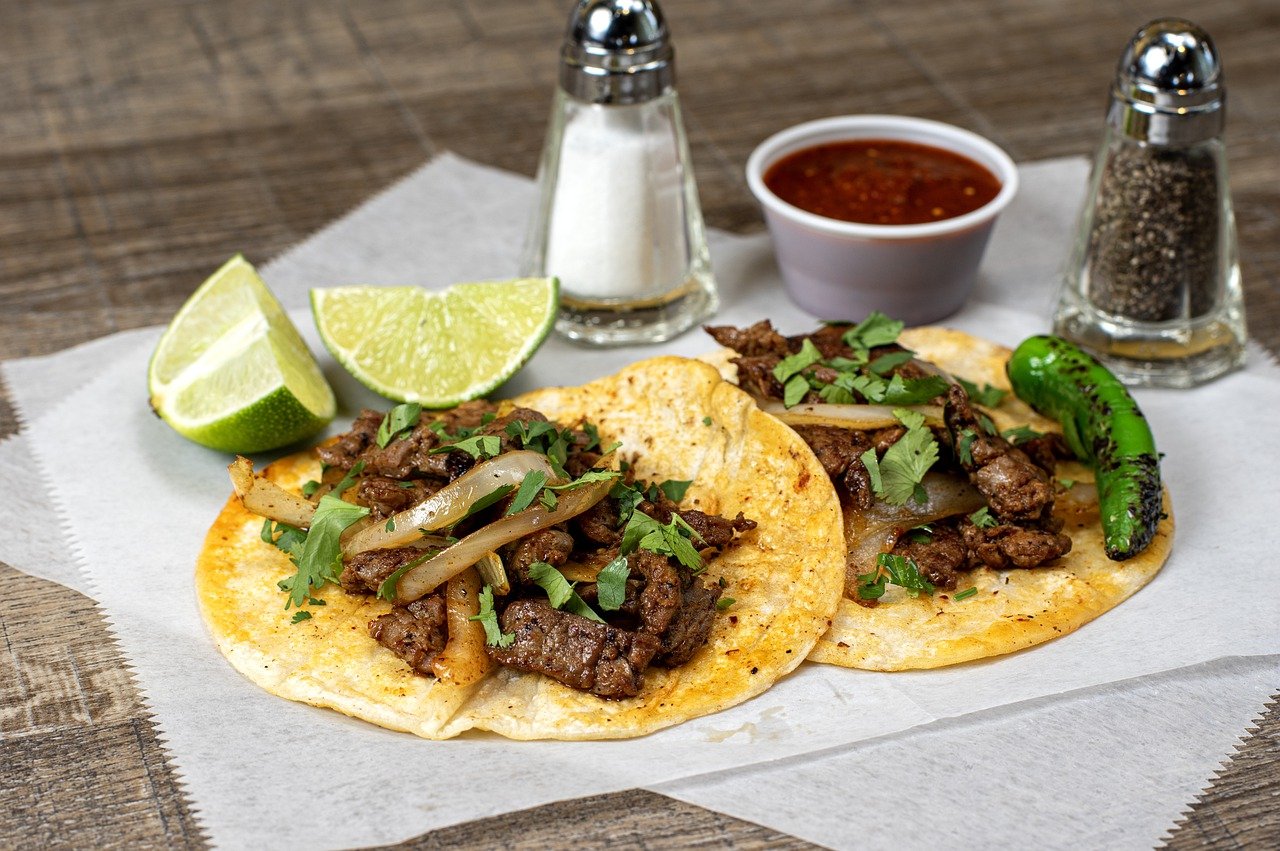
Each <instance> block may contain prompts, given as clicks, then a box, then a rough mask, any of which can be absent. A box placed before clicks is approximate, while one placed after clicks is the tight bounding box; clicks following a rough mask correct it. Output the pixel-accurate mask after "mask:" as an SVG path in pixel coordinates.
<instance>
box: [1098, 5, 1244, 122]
mask: <svg viewBox="0 0 1280 851" xmlns="http://www.w3.org/2000/svg"><path fill="white" fill-rule="evenodd" d="M1226 98H1227V90H1226V87H1225V85H1224V83H1223V76H1222V65H1221V62H1220V60H1219V57H1218V51H1217V49H1216V48H1215V47H1214V46H1213V40H1212V39H1210V38H1209V34H1208V33H1207V32H1205V31H1204V30H1203V29H1201V28H1200V27H1198V26H1196V25H1195V24H1193V23H1191V22H1190V21H1187V20H1184V19H1182V18H1160V19H1158V20H1155V21H1152V22H1151V23H1149V24H1147V25H1146V26H1145V27H1143V28H1142V29H1140V30H1138V31H1137V33H1135V34H1134V36H1133V38H1132V39H1131V40H1130V41H1129V46H1128V47H1126V48H1125V51H1124V55H1123V56H1121V57H1120V64H1119V66H1118V67H1117V69H1116V79H1115V82H1114V83H1113V84H1112V86H1111V107H1110V109H1109V110H1108V112H1107V121H1108V122H1109V123H1110V124H1111V126H1112V127H1114V128H1115V129H1116V130H1118V131H1119V132H1121V133H1123V134H1124V135H1126V136H1128V137H1130V138H1132V139H1136V140H1137V141H1139V142H1150V143H1152V144H1156V145H1187V144H1193V143H1195V142H1203V141H1206V140H1208V139H1212V138H1214V137H1215V136H1219V135H1221V133H1222V124H1223V113H1224V110H1225V104H1226Z"/></svg>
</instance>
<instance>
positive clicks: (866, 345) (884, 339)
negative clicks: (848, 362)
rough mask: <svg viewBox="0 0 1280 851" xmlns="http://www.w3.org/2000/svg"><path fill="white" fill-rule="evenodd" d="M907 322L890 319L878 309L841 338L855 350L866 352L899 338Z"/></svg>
mask: <svg viewBox="0 0 1280 851" xmlns="http://www.w3.org/2000/svg"><path fill="white" fill-rule="evenodd" d="M904 327H906V323H904V322H899V321H898V320H896V319H890V318H889V317H887V316H885V315H884V314H883V313H881V312H880V311H878V310H873V311H872V312H871V314H870V315H869V316H868V317H867V318H866V319H864V320H862V321H861V322H859V323H858V324H857V325H855V326H853V327H852V328H850V329H849V330H848V331H845V332H844V336H842V337H841V338H840V339H841V340H842V341H843V342H844V344H845V345H846V346H848V347H849V348H851V349H853V350H854V351H855V352H866V351H867V350H868V349H874V348H875V347H876V346H887V345H889V344H890V343H893V342H895V341H896V340H897V339H898V335H899V334H901V333H902V329H903V328H904Z"/></svg>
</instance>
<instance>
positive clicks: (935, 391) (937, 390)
mask: <svg viewBox="0 0 1280 851" xmlns="http://www.w3.org/2000/svg"><path fill="white" fill-rule="evenodd" d="M946 392H947V381H946V379H945V378H942V377H941V376H938V375H926V376H924V377H923V378H905V379H904V378H903V377H902V376H901V375H895V376H894V377H893V378H891V379H889V384H888V386H886V387H885V388H884V392H882V393H881V394H880V397H879V398H878V399H873V398H871V397H868V399H870V400H871V401H872V402H876V403H880V404H884V405H923V404H924V403H925V402H928V401H929V400H930V399H933V398H934V397H936V396H940V395H942V394H943V393H946Z"/></svg>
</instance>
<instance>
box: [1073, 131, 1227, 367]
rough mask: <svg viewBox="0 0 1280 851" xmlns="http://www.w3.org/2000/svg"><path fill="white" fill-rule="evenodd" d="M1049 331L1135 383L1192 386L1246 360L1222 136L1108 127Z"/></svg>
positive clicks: (1096, 160) (1094, 168)
mask: <svg viewBox="0 0 1280 851" xmlns="http://www.w3.org/2000/svg"><path fill="white" fill-rule="evenodd" d="M1054 330H1055V333H1057V334H1059V335H1061V336H1063V337H1066V338H1067V339H1070V340H1072V341H1074V342H1076V343H1078V344H1080V345H1082V346H1084V347H1085V348H1087V349H1089V350H1091V351H1092V352H1093V353H1094V354H1096V355H1097V356H1098V357H1099V358H1101V359H1102V360H1103V361H1104V362H1105V363H1106V364H1107V365H1108V366H1109V367H1110V368H1111V369H1112V371H1113V372H1115V373H1116V374H1117V375H1119V376H1120V377H1121V378H1122V379H1123V380H1125V381H1126V382H1127V383H1130V384H1137V385H1149V386H1157V387H1191V386H1194V385H1197V384H1200V383H1203V382H1205V381H1208V380H1210V379H1212V378H1216V377H1217V376H1219V375H1221V374H1222V373H1224V372H1227V371H1229V370H1231V369H1234V368H1236V367H1238V366H1239V365H1240V364H1241V363H1243V360H1244V339H1245V328H1244V309H1243V299H1242V295H1241V287H1240V265H1239V260H1238V257H1237V252H1236V230H1235V219H1234V215H1233V212H1232V206H1231V192H1230V188H1229V186H1228V185H1227V166H1226V155H1225V150H1224V147H1223V143H1222V141H1221V139H1218V138H1213V139H1209V140H1206V141H1203V142H1199V143H1195V144H1189V145H1179V146H1164V145H1155V144H1151V143H1148V142H1140V141H1136V140H1134V139H1132V138H1129V137H1127V136H1126V135H1124V134H1122V133H1119V132H1116V131H1115V130H1113V129H1112V128H1110V127H1108V128H1107V131H1106V133H1105V134H1104V137H1103V141H1102V145H1101V147H1100V149H1099V151H1098V155H1097V157H1096V159H1095V161H1094V166H1093V173H1092V174H1091V176H1090V181H1089V193H1088V196H1087V197H1086V199H1085V203H1084V206H1083V208H1082V210H1081V214H1080V220H1079V226H1078V230H1077V234H1076V239H1075V243H1074V245H1073V248H1072V254H1071V258H1070V260H1069V265H1068V268H1067V270H1066V273H1065V275H1064V280H1063V287H1062V294H1061V299H1060V301H1059V305H1058V311H1057V315H1056V317H1055V323H1054Z"/></svg>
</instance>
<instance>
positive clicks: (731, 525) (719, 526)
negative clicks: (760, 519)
mask: <svg viewBox="0 0 1280 851" xmlns="http://www.w3.org/2000/svg"><path fill="white" fill-rule="evenodd" d="M680 517H681V519H683V520H684V522H686V523H688V524H689V527H690V528H691V529H693V531H695V532H697V533H698V537H699V538H700V539H701V543H700V544H699V543H698V541H696V540H695V541H694V543H695V544H697V545H698V546H700V547H703V546H705V547H716V548H717V549H719V548H723V547H726V546H728V545H729V544H730V543H731V542H732V541H733V536H734V535H736V534H740V533H742V532H750V531H751V530H752V529H754V528H756V521H754V520H748V519H747V518H746V517H744V516H743V514H742V512H741V511H739V512H738V516H737V517H735V518H733V519H732V520H730V519H729V518H727V517H720V516H718V515H715V514H704V513H703V512H701V511H698V510H697V509H693V508H682V509H680ZM667 522H670V521H669V520H668V521H667Z"/></svg>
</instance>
